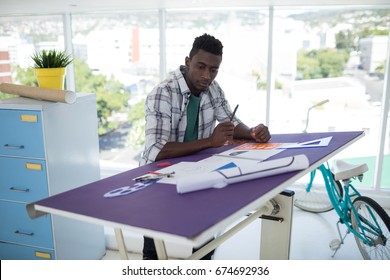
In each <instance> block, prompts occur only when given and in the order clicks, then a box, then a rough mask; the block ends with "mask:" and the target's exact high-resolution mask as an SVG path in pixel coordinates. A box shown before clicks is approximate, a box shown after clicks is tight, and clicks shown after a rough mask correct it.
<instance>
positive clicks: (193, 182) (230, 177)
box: [176, 154, 309, 194]
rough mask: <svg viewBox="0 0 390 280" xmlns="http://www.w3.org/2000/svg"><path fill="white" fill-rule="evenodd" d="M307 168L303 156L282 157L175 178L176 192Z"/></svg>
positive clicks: (219, 186) (224, 184) (307, 165)
mask: <svg viewBox="0 0 390 280" xmlns="http://www.w3.org/2000/svg"><path fill="white" fill-rule="evenodd" d="M308 167H309V160H308V158H307V157H306V156H305V155H303V154H302V155H297V156H291V157H284V158H280V159H274V160H267V161H263V162H258V163H253V161H252V162H250V164H247V165H240V166H237V165H236V167H232V168H228V169H222V170H215V171H212V172H209V173H205V174H204V175H202V176H199V174H195V175H192V176H185V177H180V178H177V184H176V191H177V192H178V193H181V194H183V193H188V192H193V191H199V190H204V189H210V188H217V189H218V188H223V187H226V186H227V185H229V184H233V183H238V182H243V181H248V180H253V179H258V178H263V177H267V176H273V175H277V174H282V173H287V172H292V171H297V170H302V169H306V168H308Z"/></svg>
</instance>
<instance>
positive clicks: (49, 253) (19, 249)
mask: <svg viewBox="0 0 390 280" xmlns="http://www.w3.org/2000/svg"><path fill="white" fill-rule="evenodd" d="M50 259H55V255H54V251H53V250H48V249H41V248H34V247H29V246H21V245H17V244H10V243H4V242H0V260H50Z"/></svg>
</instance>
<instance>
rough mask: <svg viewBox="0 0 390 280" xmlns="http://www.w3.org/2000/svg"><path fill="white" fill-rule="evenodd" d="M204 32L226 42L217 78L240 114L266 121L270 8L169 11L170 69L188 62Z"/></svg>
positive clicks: (249, 121)
mask: <svg viewBox="0 0 390 280" xmlns="http://www.w3.org/2000/svg"><path fill="white" fill-rule="evenodd" d="M204 33H208V34H210V35H213V36H214V37H216V38H217V39H219V40H220V41H221V42H222V45H223V61H222V64H221V67H220V69H219V71H218V76H217V78H216V81H217V82H218V83H219V84H220V86H221V87H222V89H223V90H224V92H225V94H226V97H227V99H228V101H229V104H230V106H231V107H232V108H234V107H235V106H236V104H240V107H239V109H238V111H237V116H238V117H239V118H240V119H241V120H242V121H243V122H244V123H246V124H247V125H248V126H254V125H257V124H258V123H260V122H265V106H266V104H265V99H264V97H265V95H264V94H263V91H261V90H259V89H260V88H262V83H263V82H264V77H265V74H266V69H267V65H266V64H267V44H268V9H263V10H262V9H250V10H249V9H232V10H228V9H218V10H187V11H168V12H167V48H166V49H167V71H168V72H170V71H174V70H176V68H178V67H179V65H184V60H185V57H186V56H188V55H189V51H190V50H191V47H192V43H193V41H194V39H195V37H198V36H200V35H202V34H204Z"/></svg>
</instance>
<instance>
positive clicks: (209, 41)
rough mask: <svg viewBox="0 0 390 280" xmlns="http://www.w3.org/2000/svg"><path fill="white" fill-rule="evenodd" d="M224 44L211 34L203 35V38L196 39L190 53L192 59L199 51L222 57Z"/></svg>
mask: <svg viewBox="0 0 390 280" xmlns="http://www.w3.org/2000/svg"><path fill="white" fill-rule="evenodd" d="M222 48H223V46H222V43H221V41H219V40H218V39H216V38H215V37H214V36H211V35H209V34H206V33H205V34H203V35H202V36H199V37H196V38H195V40H194V43H193V44H192V49H191V51H190V58H192V57H193V56H194V55H195V54H196V53H197V52H198V50H204V51H206V52H209V53H212V54H215V55H220V56H222Z"/></svg>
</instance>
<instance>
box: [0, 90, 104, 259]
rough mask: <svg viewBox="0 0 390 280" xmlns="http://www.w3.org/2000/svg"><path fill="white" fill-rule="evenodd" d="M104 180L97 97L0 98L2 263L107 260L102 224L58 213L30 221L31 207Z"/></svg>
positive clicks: (0, 254)
mask: <svg viewBox="0 0 390 280" xmlns="http://www.w3.org/2000/svg"><path fill="white" fill-rule="evenodd" d="M99 178H100V169H99V142H98V133H97V113H96V99H95V95H94V94H78V96H77V101H76V102H75V103H73V104H65V103H57V102H48V101H42V100H36V99H30V98H23V97H17V98H12V99H6V100H0V259H3V260H5V259H100V258H101V257H102V256H103V255H104V253H105V239H104V229H103V227H102V226H98V225H94V224H89V223H85V222H80V221H75V220H72V219H68V218H64V217H59V216H56V215H44V216H42V217H39V218H36V219H30V217H29V216H28V214H27V210H26V205H27V204H28V203H31V202H34V201H37V200H40V199H43V198H45V197H48V196H51V195H55V194H58V193H61V192H64V191H67V190H70V189H73V188H76V187H79V186H82V185H85V184H88V183H90V182H93V181H96V180H98V179H99Z"/></svg>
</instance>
